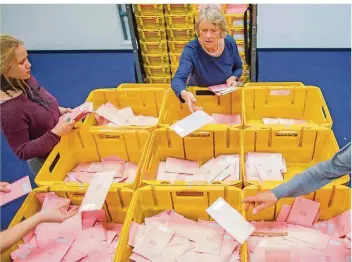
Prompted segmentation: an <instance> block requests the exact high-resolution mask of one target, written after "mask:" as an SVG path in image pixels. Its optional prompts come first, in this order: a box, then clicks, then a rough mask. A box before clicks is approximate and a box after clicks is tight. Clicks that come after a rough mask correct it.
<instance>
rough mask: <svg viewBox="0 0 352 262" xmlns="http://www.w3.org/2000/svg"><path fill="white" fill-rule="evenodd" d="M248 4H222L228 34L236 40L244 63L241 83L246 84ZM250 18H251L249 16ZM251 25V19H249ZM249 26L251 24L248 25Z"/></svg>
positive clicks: (247, 75) (247, 76)
mask: <svg viewBox="0 0 352 262" xmlns="http://www.w3.org/2000/svg"><path fill="white" fill-rule="evenodd" d="M247 7H248V4H241V5H229V4H224V5H222V11H223V13H224V17H225V19H226V22H227V26H228V34H229V35H232V36H233V38H234V39H235V41H236V44H237V48H238V52H239V53H240V56H241V59H242V63H243V74H242V77H241V80H240V83H239V85H244V84H245V83H247V82H249V80H250V78H249V67H248V64H247V63H246V60H245V52H244V43H245V42H244V12H245V10H246V9H247ZM248 19H249V18H248ZM247 25H249V20H248V21H247ZM248 28H249V26H248Z"/></svg>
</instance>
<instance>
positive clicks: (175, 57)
mask: <svg viewBox="0 0 352 262" xmlns="http://www.w3.org/2000/svg"><path fill="white" fill-rule="evenodd" d="M181 55H182V53H169V58H170V63H171V66H178V65H179V62H180V59H181Z"/></svg>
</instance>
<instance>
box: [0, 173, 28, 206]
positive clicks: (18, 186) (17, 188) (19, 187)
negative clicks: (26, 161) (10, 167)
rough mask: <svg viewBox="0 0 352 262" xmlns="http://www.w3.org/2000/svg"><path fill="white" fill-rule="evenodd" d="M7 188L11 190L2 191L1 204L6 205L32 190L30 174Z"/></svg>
mask: <svg viewBox="0 0 352 262" xmlns="http://www.w3.org/2000/svg"><path fill="white" fill-rule="evenodd" d="M7 188H8V189H10V192H0V206H2V205H5V204H7V203H9V202H11V201H13V200H15V199H17V198H19V197H21V196H24V195H26V194H28V193H30V192H31V191H32V186H31V181H30V180H29V177H28V176H26V177H23V178H21V179H20V180H17V181H16V182H13V183H12V184H9V185H8V186H7Z"/></svg>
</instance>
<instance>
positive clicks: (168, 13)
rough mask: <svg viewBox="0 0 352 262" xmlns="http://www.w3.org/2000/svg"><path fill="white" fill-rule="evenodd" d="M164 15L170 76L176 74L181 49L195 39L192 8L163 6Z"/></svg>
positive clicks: (185, 5)
mask: <svg viewBox="0 0 352 262" xmlns="http://www.w3.org/2000/svg"><path fill="white" fill-rule="evenodd" d="M164 15H165V21H166V34H167V41H168V47H169V58H170V64H171V73H172V76H173V75H174V74H175V73H176V70H177V68H178V63H179V61H180V56H181V53H182V51H183V48H184V47H185V45H186V44H188V42H189V41H190V40H192V39H194V38H195V32H194V18H193V6H192V5H191V4H165V5H164Z"/></svg>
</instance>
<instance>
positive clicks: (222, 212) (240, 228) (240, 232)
mask: <svg viewBox="0 0 352 262" xmlns="http://www.w3.org/2000/svg"><path fill="white" fill-rule="evenodd" d="M206 211H207V213H208V214H209V215H210V216H211V217H212V218H213V219H214V220H215V221H216V222H218V223H219V225H220V226H222V227H223V228H224V229H225V230H226V231H227V232H228V233H229V234H230V235H231V236H232V237H234V238H236V240H237V241H238V242H240V243H241V244H243V243H244V242H245V241H246V240H247V238H248V237H249V236H250V235H251V234H252V232H253V231H254V230H255V227H254V226H253V225H252V224H250V223H249V222H247V221H246V220H245V219H244V218H243V216H242V215H241V214H240V213H239V212H238V211H237V210H236V209H234V208H232V207H231V206H230V205H229V204H228V203H227V202H226V201H225V200H224V199H222V198H221V197H219V198H218V199H217V200H216V201H215V202H214V203H213V204H212V205H211V206H210V207H209V208H208V209H207V210H206Z"/></svg>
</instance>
